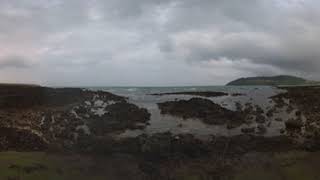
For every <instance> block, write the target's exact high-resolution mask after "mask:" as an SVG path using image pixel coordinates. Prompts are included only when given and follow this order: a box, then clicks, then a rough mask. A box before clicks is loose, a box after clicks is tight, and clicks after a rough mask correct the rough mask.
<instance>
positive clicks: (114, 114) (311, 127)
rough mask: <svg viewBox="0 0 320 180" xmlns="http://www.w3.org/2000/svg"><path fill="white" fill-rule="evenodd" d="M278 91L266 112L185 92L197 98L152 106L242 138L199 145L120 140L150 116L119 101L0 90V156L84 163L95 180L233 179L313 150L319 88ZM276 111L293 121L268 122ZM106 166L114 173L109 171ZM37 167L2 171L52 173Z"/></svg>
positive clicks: (171, 137)
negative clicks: (276, 126) (247, 167)
mask: <svg viewBox="0 0 320 180" xmlns="http://www.w3.org/2000/svg"><path fill="white" fill-rule="evenodd" d="M285 90H286V92H284V93H282V94H279V95H276V96H274V97H270V100H273V101H274V102H276V104H275V105H274V107H270V108H269V109H268V110H264V109H263V108H261V107H259V106H254V105H253V104H251V103H249V102H248V103H246V104H245V105H241V104H240V103H236V105H235V106H236V109H235V110H230V109H227V108H225V107H222V106H220V105H219V104H216V103H214V102H212V101H211V100H209V99H204V98H202V97H211V96H224V95H228V94H226V93H217V92H204V93H201V92H193V93H191V92H189V93H187V94H188V95H191V94H192V95H195V96H197V97H193V98H191V99H189V100H175V101H167V102H163V103H159V104H158V106H159V109H160V111H161V113H162V114H169V115H173V116H179V117H182V118H185V119H188V118H196V119H198V120H199V121H202V122H204V123H205V124H210V125H223V126H226V127H227V128H229V129H234V128H240V129H241V132H242V133H240V134H239V135H235V136H215V135H212V136H211V137H210V138H209V139H207V140H205V141H204V140H200V139H198V138H196V137H195V136H194V135H192V134H190V133H184V134H173V133H170V132H164V133H156V134H142V135H138V136H136V137H126V138H119V136H118V135H119V134H121V133H122V132H124V131H126V130H128V129H131V130H139V129H144V128H146V127H147V126H148V124H149V123H150V116H151V115H150V113H149V112H148V111H147V110H146V109H144V108H141V107H138V106H137V105H135V104H132V103H130V102H129V101H128V99H127V98H126V97H122V96H118V95H114V94H111V93H108V92H102V91H88V90H83V89H78V88H60V89H55V88H46V87H38V86H6V85H2V86H0V107H1V109H0V119H1V122H0V129H1V131H0V150H1V151H3V152H6V151H20V152H30V151H38V152H46V153H49V156H55V158H58V159H59V161H60V160H61V161H64V160H65V159H68V158H66V156H65V155H66V154H68V155H67V156H69V157H74V158H75V159H78V160H84V159H86V161H88V162H90V163H83V164H81V168H88V167H90V168H89V170H88V171H80V172H79V173H80V174H83V173H84V174H86V175H87V177H88V176H89V177H90V176H91V175H92V176H93V175H95V174H100V175H101V177H102V179H103V177H105V176H106V175H108V177H110V178H111V179H128V178H130V179H237V178H238V175H237V173H238V171H243V169H241V168H240V169H239V167H241V166H242V165H243V164H247V163H249V162H250V163H252V164H258V165H261V164H263V163H270V162H269V161H271V160H270V159H272V158H274V156H275V154H281V158H282V155H283V154H287V153H289V152H290V153H291V152H297V151H298V152H299V153H298V154H300V152H303V153H310V151H316V152H317V151H318V150H319V148H320V146H319V145H320V138H319V134H320V133H319V130H320V124H319V123H320V122H319V117H320V110H319V107H320V101H319V100H320V99H319V97H320V96H319V95H320V88H318V87H299V88H286V89H285ZM190 93H191V94H190ZM175 94H177V93H175ZM178 94H179V93H178ZM180 94H185V93H180ZM155 95H158V94H155ZM161 95H170V93H168V94H161ZM198 96H200V97H198ZM235 96H236V95H235ZM295 108H298V110H293V109H295ZM280 109H281V110H282V109H285V111H292V113H293V114H295V116H294V117H287V118H282V119H281V118H279V117H276V116H275V115H274V114H276V113H277V111H279V110H280ZM275 122H281V123H283V124H284V128H283V129H282V130H281V132H280V133H279V134H278V135H275V136H265V135H264V134H265V133H266V131H268V126H270V125H269V124H272V123H275ZM37 156H38V154H37V155H36V157H35V158H38V157H37ZM306 157H307V156H306ZM0 158H1V157H0ZM50 158H52V157H50ZM88 158H89V159H90V160H88ZM293 158H296V157H295V156H294V157H293ZM98 159H100V160H98ZM102 160H103V162H101V161H102ZM107 162H108V163H107ZM259 162H261V164H259ZM40 164H41V163H40ZM106 164H109V165H110V167H109V166H108V165H106ZM111 164H114V166H117V167H118V169H114V168H111V167H112V165H111ZM120 164H123V165H120ZM124 164H125V165H124ZM42 165H43V164H42ZM290 165H292V164H290ZM290 165H289V166H290ZM43 166H44V165H43ZM43 166H39V165H37V166H35V165H34V164H31V165H21V164H19V163H17V162H14V163H13V164H12V162H11V164H10V163H9V164H8V165H7V166H4V168H5V169H6V168H8V169H7V170H8V171H10V172H11V171H12V172H14V171H16V169H28V168H29V169H30V167H31V169H32V168H33V169H34V167H36V168H35V169H36V170H34V172H33V171H31V173H30V172H29V171H28V172H29V173H27V171H26V172H25V174H27V176H30V174H31V175H32V173H37V171H46V170H48V169H50V168H53V167H51V166H50V165H47V166H48V167H47V166H45V167H43ZM49 166H50V167H49ZM61 166H63V165H61ZM70 166H71V167H72V168H73V166H74V165H72V163H71V164H70ZM1 167H2V166H1V163H0V168H1ZM39 167H41V168H39ZM107 167H109V168H107ZM55 168H56V167H55ZM48 171H49V170H48ZM23 172H24V171H23ZM61 172H62V173H61ZM63 172H65V173H66V171H65V170H64V169H62V170H61V169H59V170H57V173H58V175H57V176H58V177H61V179H63V177H65V174H64V173H63ZM108 173H109V174H108ZM110 173H111V174H110ZM9 174H10V173H9ZM125 174H126V175H125ZM6 177H7V178H8V179H10V178H20V177H17V176H15V175H8V176H6ZM84 177H85V176H84ZM246 177H247V176H246ZM288 177H289V176H288ZM66 179H70V178H66ZM80 179H81V178H80ZM240 179H241V178H240ZM284 179H285V178H284Z"/></svg>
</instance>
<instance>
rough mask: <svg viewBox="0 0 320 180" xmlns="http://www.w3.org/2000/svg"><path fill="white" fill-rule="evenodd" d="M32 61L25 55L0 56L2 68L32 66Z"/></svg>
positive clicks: (0, 66) (0, 67)
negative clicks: (24, 56)
mask: <svg viewBox="0 0 320 180" xmlns="http://www.w3.org/2000/svg"><path fill="white" fill-rule="evenodd" d="M30 65H31V64H30V62H28V60H26V59H25V58H23V57H19V56H8V57H3V58H0V69H2V68H27V67H30Z"/></svg>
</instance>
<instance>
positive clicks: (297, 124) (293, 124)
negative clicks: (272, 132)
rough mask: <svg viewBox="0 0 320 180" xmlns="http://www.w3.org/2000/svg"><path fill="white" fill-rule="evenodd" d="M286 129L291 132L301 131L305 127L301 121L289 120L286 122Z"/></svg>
mask: <svg viewBox="0 0 320 180" xmlns="http://www.w3.org/2000/svg"><path fill="white" fill-rule="evenodd" d="M285 124H286V128H287V129H289V130H291V129H292V130H294V129H301V128H302V126H303V122H302V120H301V119H289V120H288V121H286V122H285Z"/></svg>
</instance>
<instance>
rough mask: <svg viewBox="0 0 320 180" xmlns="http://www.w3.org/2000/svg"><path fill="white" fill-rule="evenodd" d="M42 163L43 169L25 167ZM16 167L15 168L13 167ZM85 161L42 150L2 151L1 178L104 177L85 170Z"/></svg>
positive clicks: (38, 179) (68, 179)
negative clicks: (29, 170)
mask: <svg viewBox="0 0 320 180" xmlns="http://www.w3.org/2000/svg"><path fill="white" fill-rule="evenodd" d="M39 165H41V167H42V169H37V170H34V171H31V172H27V171H26V170H25V169H27V168H30V167H35V166H39ZM12 167H14V168H12ZM84 168H85V163H84V162H80V163H79V162H77V161H72V159H70V158H69V157H67V156H55V155H48V154H46V153H42V152H28V153H25V152H23V153H21V152H1V153H0V180H2V179H10V178H16V179H23V180H44V179H46V180H57V179H59V180H70V179H77V180H82V179H83V180H84V179H89V178H90V179H92V180H96V179H97V180H98V179H104V178H103V177H102V176H101V177H93V174H90V173H87V172H84V171H83V169H84Z"/></svg>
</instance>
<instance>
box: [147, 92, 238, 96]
mask: <svg viewBox="0 0 320 180" xmlns="http://www.w3.org/2000/svg"><path fill="white" fill-rule="evenodd" d="M150 95H153V96H165V95H191V96H203V97H219V96H228V95H229V94H228V93H224V92H214V91H192V92H172V93H155V94H150ZM232 95H235V96H239V95H241V94H232Z"/></svg>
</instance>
